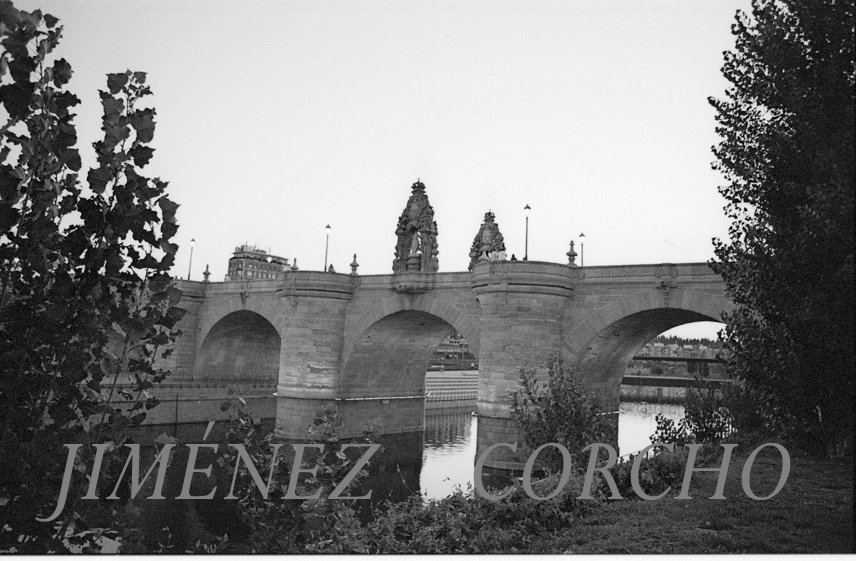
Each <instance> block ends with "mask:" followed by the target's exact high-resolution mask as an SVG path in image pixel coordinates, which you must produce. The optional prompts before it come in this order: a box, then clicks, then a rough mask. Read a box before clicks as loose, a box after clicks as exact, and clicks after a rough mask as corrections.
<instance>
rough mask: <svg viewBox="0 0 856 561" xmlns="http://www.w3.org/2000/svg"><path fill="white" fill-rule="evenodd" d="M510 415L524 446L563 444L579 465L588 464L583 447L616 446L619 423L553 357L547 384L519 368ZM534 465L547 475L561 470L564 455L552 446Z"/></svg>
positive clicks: (531, 371) (530, 370)
mask: <svg viewBox="0 0 856 561" xmlns="http://www.w3.org/2000/svg"><path fill="white" fill-rule="evenodd" d="M511 416H512V419H514V422H515V423H516V424H517V428H518V429H519V430H520V433H521V435H522V436H523V440H524V442H525V443H526V446H527V447H529V448H530V449H532V450H535V449H536V448H538V447H539V446H541V445H543V444H548V443H558V444H561V445H562V446H564V447H565V448H567V449H568V451H569V452H570V454H571V459H572V460H573V465H574V466H577V467H579V466H586V465H587V463H588V452H583V451H582V450H583V448H585V447H586V446H588V445H589V444H592V443H595V442H603V443H614V442H616V441H617V437H618V427H617V424H616V423H615V422H614V419H610V418H609V416H608V415H605V414H604V411H603V410H602V406H601V404H600V401H599V400H598V399H597V398H596V397H594V396H593V395H591V394H589V393H588V392H587V391H586V389H585V387H584V386H583V384H582V382H581V381H580V380H579V379H578V378H576V377H575V376H574V375H573V373H572V372H571V371H570V369H568V368H567V367H565V366H564V364H563V363H562V361H561V360H559V359H557V358H555V357H552V358H550V359H549V360H548V371H547V380H546V384H542V382H540V381H539V379H538V374H537V371H536V370H535V369H534V368H531V367H525V368H522V369H521V370H520V388H519V389H518V390H517V391H516V392H514V394H513V395H512V405H511ZM538 461H539V462H541V463H542V465H543V466H544V467H546V468H547V469H549V470H551V471H554V472H558V471H561V470H562V461H563V460H562V455H561V453H560V452H559V451H558V450H557V449H556V448H555V447H552V446H551V447H547V448H546V449H544V450H543V451H542V452H541V454H539V456H538Z"/></svg>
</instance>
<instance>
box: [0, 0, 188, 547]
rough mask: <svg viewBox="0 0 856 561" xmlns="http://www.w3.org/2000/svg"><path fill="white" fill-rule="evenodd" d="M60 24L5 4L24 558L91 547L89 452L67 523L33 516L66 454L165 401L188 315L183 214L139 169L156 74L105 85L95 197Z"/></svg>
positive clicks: (4, 236)
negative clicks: (157, 389)
mask: <svg viewBox="0 0 856 561" xmlns="http://www.w3.org/2000/svg"><path fill="white" fill-rule="evenodd" d="M57 23H58V20H57V19H56V18H54V17H52V16H50V15H48V14H45V15H43V14H42V13H41V12H40V11H35V12H33V13H27V12H23V11H18V10H16V9H15V8H14V7H13V6H12V5H11V3H9V2H3V3H2V5H0V43H2V45H3V52H2V54H0V80H2V85H0V103H2V106H3V108H4V110H5V113H6V122H5V124H4V125H3V126H2V129H0V133H1V134H2V136H0V263H2V268H0V364H2V371H3V372H2V378H0V423H2V426H0V430H2V432H0V449H2V450H3V453H2V455H0V473H3V475H4V476H3V478H2V480H0V498H2V499H3V502H5V506H3V507H2V510H3V520H4V524H3V525H2V527H0V550H4V551H17V552H19V553H35V552H46V551H65V550H66V549H68V547H70V546H77V547H82V548H83V549H84V550H85V551H88V550H90V548H92V547H94V544H95V542H96V540H97V539H98V538H99V532H89V531H88V530H89V529H90V528H89V526H88V522H87V519H88V518H87V517H88V516H90V515H91V514H92V513H91V512H90V511H91V510H93V509H97V508H104V507H103V505H100V504H96V505H93V504H92V501H83V502H80V501H79V500H78V499H77V498H79V497H80V496H81V495H83V494H85V492H81V491H83V486H84V485H87V483H88V482H87V481H85V479H86V478H85V477H84V473H88V468H87V466H91V464H92V455H93V451H92V449H91V447H89V446H83V447H82V448H81V449H80V453H79V455H78V456H77V458H76V459H75V472H74V477H73V480H72V488H71V490H70V492H69V500H70V503H69V504H68V505H67V506H66V509H65V511H64V514H63V515H62V516H61V517H60V518H59V519H58V520H57V521H56V523H55V524H54V523H41V522H37V521H36V520H35V519H36V518H37V517H39V518H48V517H49V516H50V514H51V513H52V511H53V507H54V506H55V504H56V501H57V497H58V495H59V484H60V482H61V480H62V473H63V468H64V465H65V461H64V459H65V456H66V453H67V452H66V448H64V444H68V443H75V442H77V443H84V444H94V443H100V442H113V443H114V444H115V446H117V447H118V446H121V444H122V443H123V442H124V440H125V437H124V436H123V434H124V431H125V429H126V428H127V427H129V426H135V425H138V424H139V423H141V422H142V421H143V419H144V418H145V416H146V413H145V412H146V411H147V410H148V409H150V408H152V407H154V406H155V405H157V400H156V399H155V398H154V397H153V396H152V395H151V394H150V392H149V390H150V389H151V388H152V387H153V386H154V385H155V384H157V383H158V382H160V381H162V380H163V379H164V378H165V377H166V376H167V374H168V373H167V372H166V371H165V370H163V369H162V368H159V366H158V365H159V364H160V363H159V360H160V359H163V358H166V357H167V356H168V355H169V352H170V351H169V349H168V347H169V345H170V343H171V342H172V341H173V340H174V339H175V337H176V336H177V335H178V333H179V332H178V331H177V330H176V329H175V325H176V323H177V322H178V321H179V319H180V318H181V317H182V314H183V310H181V309H179V308H177V307H176V304H177V303H178V301H179V299H180V297H181V293H180V291H178V290H177V289H176V288H175V287H174V286H173V283H172V280H171V279H170V277H169V275H168V271H169V269H170V267H171V266H172V264H173V261H174V255H175V252H176V250H177V246H176V245H175V244H173V243H172V242H171V241H170V240H171V238H172V237H173V236H174V235H175V233H176V230H177V225H176V222H175V211H176V208H177V206H178V205H176V204H175V203H173V202H172V201H170V200H169V199H168V198H167V197H166V195H165V191H166V187H167V184H166V183H165V182H163V181H161V180H159V179H150V178H147V177H145V176H143V175H142V174H141V169H142V168H143V167H144V166H145V165H146V163H147V162H148V160H149V158H150V157H151V155H152V152H153V149H152V148H151V147H150V146H149V144H150V143H151V141H152V138H153V136H152V135H153V131H154V116H155V112H154V109H151V108H146V107H145V98H146V97H147V96H148V95H150V94H151V91H150V89H149V87H148V86H146V85H145V79H146V76H145V74H144V73H142V72H130V71H128V72H124V73H120V74H110V75H109V76H108V80H107V86H108V89H107V91H102V92H101V102H102V106H103V118H102V131H103V132H104V139H103V140H101V141H99V142H96V143H94V148H95V152H96V155H97V165H96V166H95V167H94V168H93V169H91V170H90V171H89V172H88V175H87V178H88V185H87V186H84V185H83V184H82V183H81V181H80V178H79V172H80V169H81V159H80V155H79V153H78V151H77V149H76V148H75V143H76V140H77V135H76V132H75V128H74V124H73V118H74V114H73V113H72V112H71V109H72V108H73V107H74V106H76V105H77V104H78V103H79V100H78V98H77V97H76V96H74V95H73V94H71V93H69V92H68V91H67V90H66V89H65V86H66V84H67V83H68V81H69V79H70V78H71V66H70V65H69V64H68V62H66V61H65V60H64V59H57V60H55V61H54V62H53V63H50V62H49V55H50V54H51V53H52V51H53V50H54V49H55V48H56V46H57V45H58V43H59V40H60V38H61V36H62V27H60V26H58V25H57ZM120 380H121V381H120ZM108 463H109V462H108ZM103 469H104V472H105V473H109V472H110V470H111V469H113V466H111V465H105V466H104V468H103Z"/></svg>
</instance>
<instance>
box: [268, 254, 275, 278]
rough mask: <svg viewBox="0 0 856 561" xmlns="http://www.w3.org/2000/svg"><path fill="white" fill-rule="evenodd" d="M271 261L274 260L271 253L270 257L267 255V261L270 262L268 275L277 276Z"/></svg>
mask: <svg viewBox="0 0 856 561" xmlns="http://www.w3.org/2000/svg"><path fill="white" fill-rule="evenodd" d="M271 261H273V257H271V256H270V255H268V257H267V262H268V275H270V276H269V277H268V278H272V277H275V276H276V275H274V274H273V268H272V267H271V266H270V262H271Z"/></svg>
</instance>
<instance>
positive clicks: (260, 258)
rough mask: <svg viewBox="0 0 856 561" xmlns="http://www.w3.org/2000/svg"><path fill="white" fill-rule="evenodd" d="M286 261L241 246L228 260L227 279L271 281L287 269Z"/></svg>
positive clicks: (248, 246)
mask: <svg viewBox="0 0 856 561" xmlns="http://www.w3.org/2000/svg"><path fill="white" fill-rule="evenodd" d="M288 266H289V265H288V259H285V258H284V257H277V256H276V255H271V254H269V253H268V252H267V251H265V250H263V249H258V248H257V247H256V246H254V245H252V246H251V245H246V244H245V245H241V246H238V247H236V248H235V253H234V255H232V257H231V258H230V259H229V275H228V276H229V279H230V280H233V281H236V280H272V279H275V278H276V276H277V274H279V273H280V272H282V271H284V270H285V269H286V268H287V267H288Z"/></svg>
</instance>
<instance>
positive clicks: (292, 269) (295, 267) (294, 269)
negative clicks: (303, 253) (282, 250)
mask: <svg viewBox="0 0 856 561" xmlns="http://www.w3.org/2000/svg"><path fill="white" fill-rule="evenodd" d="M291 271H292V272H294V273H296V272H297V257H295V258H294V263H293V264H292V265H291Z"/></svg>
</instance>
